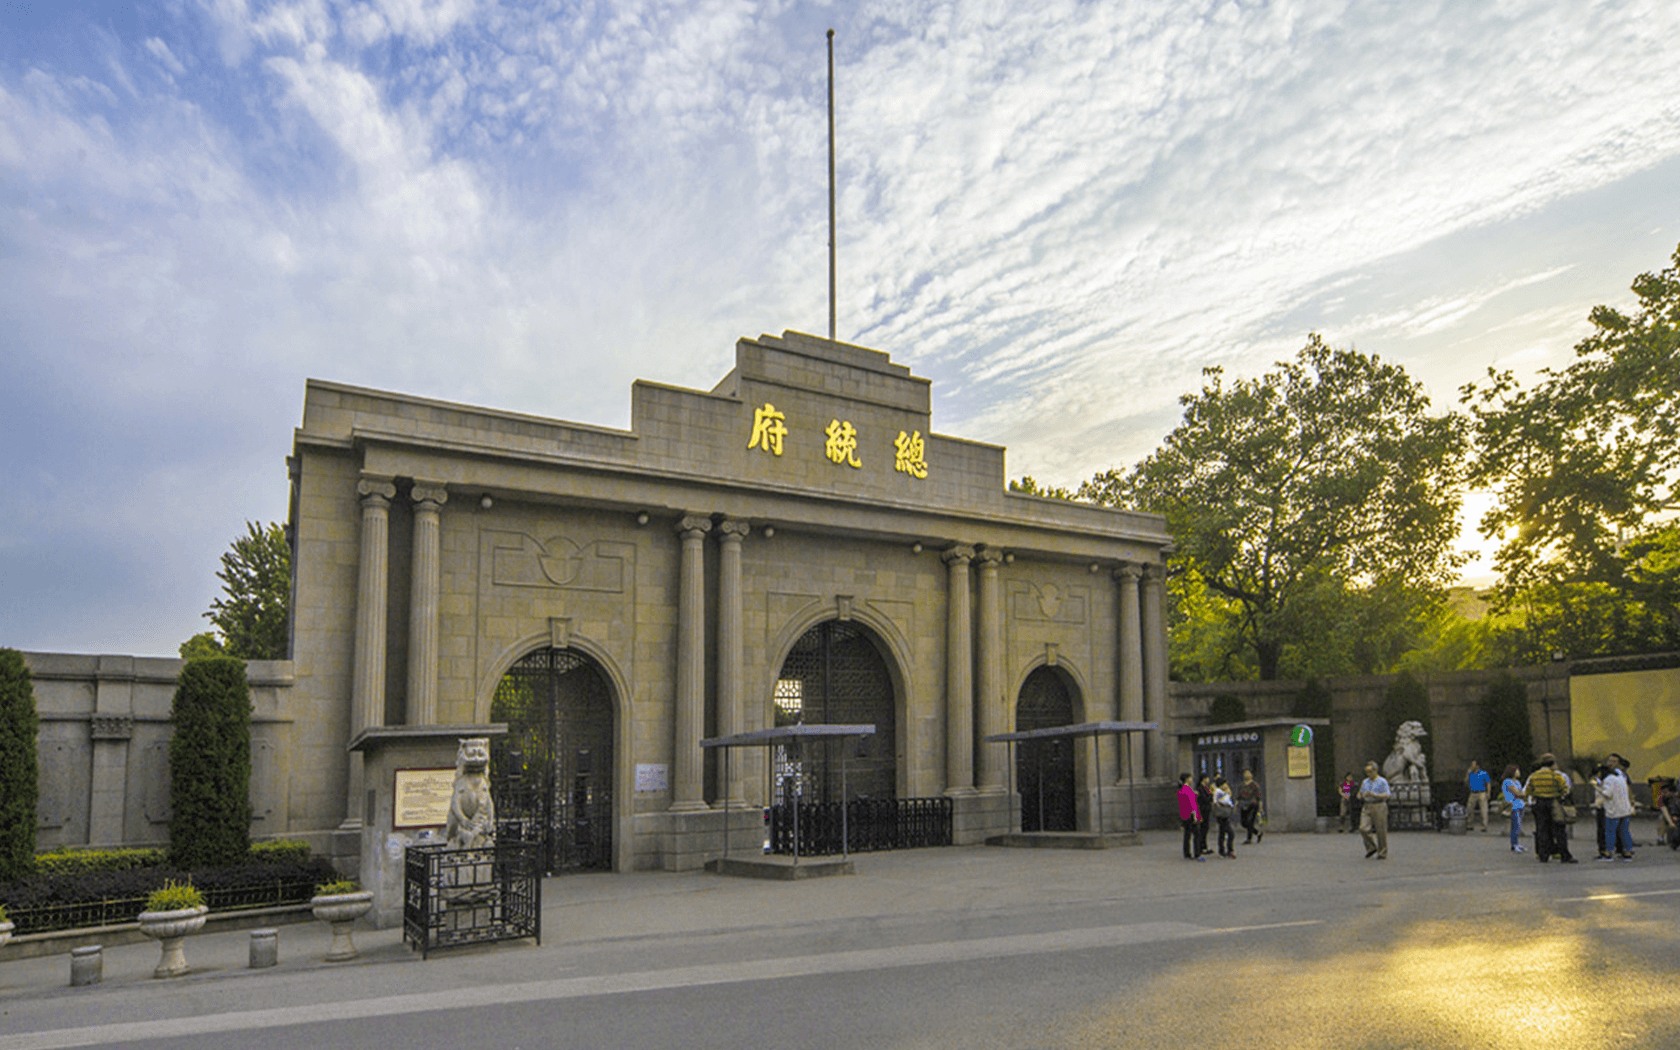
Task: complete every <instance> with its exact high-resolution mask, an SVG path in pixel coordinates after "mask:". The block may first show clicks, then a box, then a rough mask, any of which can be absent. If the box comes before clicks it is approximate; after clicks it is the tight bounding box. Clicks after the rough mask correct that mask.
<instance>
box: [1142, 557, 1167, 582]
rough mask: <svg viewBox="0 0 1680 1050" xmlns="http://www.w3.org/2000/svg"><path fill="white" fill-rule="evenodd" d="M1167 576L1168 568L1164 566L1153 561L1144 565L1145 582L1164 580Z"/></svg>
mask: <svg viewBox="0 0 1680 1050" xmlns="http://www.w3.org/2000/svg"><path fill="white" fill-rule="evenodd" d="M1166 576H1167V570H1166V568H1165V567H1164V566H1161V565H1156V564H1154V563H1153V562H1151V563H1150V564H1147V565H1145V566H1144V567H1143V580H1144V582H1145V583H1160V582H1161V581H1162V580H1164V579H1166Z"/></svg>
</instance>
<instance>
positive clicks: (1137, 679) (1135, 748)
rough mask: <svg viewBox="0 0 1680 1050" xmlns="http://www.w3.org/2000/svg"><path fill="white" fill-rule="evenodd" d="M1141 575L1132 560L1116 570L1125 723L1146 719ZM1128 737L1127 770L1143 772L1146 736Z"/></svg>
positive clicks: (1118, 664)
mask: <svg viewBox="0 0 1680 1050" xmlns="http://www.w3.org/2000/svg"><path fill="white" fill-rule="evenodd" d="M1142 575H1143V570H1142V568H1141V567H1140V566H1138V565H1136V564H1133V563H1132V562H1125V563H1123V564H1122V565H1121V566H1120V567H1119V568H1118V569H1115V570H1114V579H1115V581H1116V582H1117V583H1118V584H1119V585H1120V586H1119V589H1120V642H1119V647H1118V651H1117V652H1116V653H1115V654H1114V655H1115V664H1116V668H1117V671H1118V673H1117V674H1116V678H1118V679H1119V685H1120V720H1121V721H1122V722H1141V721H1143V629H1142V626H1141V624H1140V622H1139V611H1138V579H1139V577H1141V576H1142ZM1128 739H1129V741H1130V745H1131V746H1130V748H1129V749H1128V751H1127V755H1126V770H1127V771H1129V772H1131V773H1132V774H1134V775H1141V774H1142V773H1143V739H1142V737H1141V736H1139V735H1138V734H1136V733H1132V734H1129V735H1128Z"/></svg>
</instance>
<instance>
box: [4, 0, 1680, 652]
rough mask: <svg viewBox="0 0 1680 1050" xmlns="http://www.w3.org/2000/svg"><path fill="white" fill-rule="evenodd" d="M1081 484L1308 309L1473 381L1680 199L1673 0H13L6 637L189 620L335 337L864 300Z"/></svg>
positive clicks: (998, 431)
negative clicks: (831, 104)
mask: <svg viewBox="0 0 1680 1050" xmlns="http://www.w3.org/2000/svg"><path fill="white" fill-rule="evenodd" d="M829 26H832V27H834V28H835V30H836V31H837V38H836V39H837V47H836V51H837V64H838V90H839V96H840V107H839V118H838V137H839V141H840V150H841V156H840V161H839V182H840V202H839V212H840V231H841V232H840V268H839V273H840V280H839V284H840V295H839V302H840V306H839V313H840V322H839V334H840V336H841V338H843V339H847V340H850V341H854V342H858V343H862V344H864V345H867V346H872V347H876V348H879V349H882V350H886V351H888V352H890V353H891V354H892V355H893V356H894V358H895V359H896V360H899V361H901V362H904V363H907V364H909V365H910V366H911V367H913V368H914V369H915V370H916V371H917V372H918V373H919V374H921V375H925V376H928V377H930V378H931V379H932V380H933V381H934V399H935V425H936V426H937V427H938V428H939V430H941V431H942V432H945V433H950V434H956V435H960V436H965V437H972V438H977V439H982V440H988V441H995V442H1000V443H1003V444H1006V445H1008V446H1009V450H1010V451H1009V469H1010V472H1011V474H1012V475H1016V474H1022V473H1031V474H1034V475H1036V476H1037V477H1039V478H1040V479H1043V480H1048V481H1054V482H1063V483H1073V482H1077V481H1078V480H1079V479H1081V478H1083V477H1086V476H1088V475H1090V474H1091V473H1092V472H1094V471H1096V470H1098V469H1101V468H1104V467H1108V466H1115V465H1125V464H1129V463H1131V462H1133V461H1135V460H1136V459H1138V458H1139V457H1141V456H1142V455H1144V454H1146V453H1147V452H1148V451H1150V450H1151V449H1152V448H1153V447H1154V446H1155V445H1156V443H1157V442H1158V441H1159V440H1160V438H1161V437H1162V436H1163V435H1164V434H1165V433H1166V431H1167V430H1169V429H1170V428H1171V426H1172V424H1173V423H1174V421H1175V420H1176V418H1177V409H1176V398H1177V397H1178V395H1180V394H1181V393H1183V392H1185V391H1188V390H1191V389H1194V388H1195V387H1196V385H1197V383H1198V376H1199V372H1200V369H1201V368H1203V367H1204V366H1207V365H1214V364H1217V365H1223V366H1225V367H1226V368H1227V369H1229V370H1231V371H1232V372H1235V373H1238V374H1254V373H1257V372H1259V371H1261V370H1263V369H1264V368H1265V367H1266V366H1267V365H1268V364H1269V363H1271V362H1272V361H1275V360H1277V359H1279V358H1282V357H1287V356H1289V355H1290V354H1292V353H1293V352H1294V351H1295V350H1296V349H1297V348H1298V347H1299V346H1300V345H1301V344H1302V343H1303V342H1304V340H1305V337H1306V334H1307V333H1308V332H1309V331H1314V330H1316V331H1321V332H1323V333H1324V334H1325V335H1326V337H1327V338H1329V339H1330V341H1332V342H1333V343H1336V344H1338V345H1347V344H1352V345H1354V346H1357V347H1359V348H1360V349H1362V350H1366V351H1371V352H1375V353H1378V354H1380V355H1382V356H1384V357H1385V358H1389V359H1392V360H1397V361H1399V362H1401V363H1402V364H1404V365H1405V366H1406V368H1407V369H1409V370H1410V371H1411V372H1412V373H1413V374H1414V375H1415V376H1417V377H1419V378H1420V379H1422V380H1423V381H1424V382H1425V384H1426V385H1427V386H1428V388H1429V390H1430V391H1431V393H1432V394H1433V396H1434V397H1435V399H1436V401H1437V403H1438V404H1441V405H1442V406H1443V407H1445V406H1446V405H1447V404H1450V403H1451V402H1452V401H1453V400H1454V399H1455V396H1456V390H1457V387H1458V386H1459V384H1461V383H1463V382H1465V381H1468V380H1471V379H1474V378H1476V377H1478V376H1479V375H1481V374H1482V373H1483V372H1484V371H1485V369H1486V368H1487V367H1489V366H1490V365H1491V366H1498V367H1512V368H1516V369H1518V370H1519V372H1522V373H1525V374H1527V373H1532V371H1533V370H1534V369H1536V368H1539V367H1542V366H1544V365H1546V364H1548V363H1558V362H1561V361H1563V360H1566V359H1567V357H1568V354H1569V348H1570V347H1571V346H1572V345H1573V344H1574V343H1575V342H1576V341H1577V340H1578V339H1579V338H1580V337H1581V336H1582V335H1583V334H1585V332H1586V320H1585V318H1586V313H1587V310H1588V309H1589V307H1590V306H1591V305H1592V304H1594V303H1598V302H1607V301H1608V302H1620V301H1625V300H1627V299H1628V298H1630V295H1629V293H1628V291H1627V286H1628V283H1629V282H1630V280H1631V279H1632V278H1633V276H1634V275H1635V274H1637V273H1639V272H1641V271H1644V270H1652V269H1659V268H1661V267H1662V266H1663V265H1665V264H1666V262H1667V260H1668V257H1669V255H1670V254H1671V253H1672V252H1673V250H1674V248H1675V246H1676V244H1677V243H1680V213H1677V207H1680V89H1677V88H1676V83H1677V81H1676V79H1675V72H1674V71H1675V70H1676V69H1680V4H1676V3H1674V2H1673V0H1627V2H1590V0H1461V2H1454V0H1405V2H1380V0H1363V2H1353V0H1302V2H1284V0H1280V2H1272V3H1266V2H1260V0H1244V2H1212V0H1210V2H1202V0H1107V2H1102V3H1083V2H1072V0H1033V2H1031V3H1027V2H1007V0H945V2H938V0H857V2H855V3H846V4H821V3H802V2H762V3H751V2H746V0H670V2H666V0H619V2H600V0H558V2H544V3H538V2H512V0H509V2H504V3H498V2H496V0H356V2H343V3H335V2H327V0H299V2H275V3H265V2H259V0H159V2H155V3H114V2H77V0H40V2H31V0H7V2H4V3H0V479H3V483H0V644H4V645H12V646H16V647H21V648H25V649H43V650H68V651H90V652H132V653H139V654H159V655H171V654H173V652H174V649H175V646H176V645H177V644H178V643H179V642H180V641H181V639H183V638H185V637H186V636H187V635H189V634H191V633H193V632H194V631H196V630H199V629H201V628H202V627H203V621H202V620H201V618H200V614H201V613H202V612H203V610H204V609H205V608H206V606H207V605H208V603H209V601H210V599H211V598H212V597H213V596H214V595H215V593H216V586H217V585H216V581H215V579H214V572H215V569H216V565H217V558H218V556H219V554H220V553H221V551H222V550H224V549H225V548H226V545H227V543H228V542H229V541H230V540H231V539H232V538H233V537H234V536H236V535H237V534H238V533H239V532H240V531H241V529H242V523H243V522H244V521H245V520H246V519H259V520H278V519H281V518H283V517H284V515H285V510H286V469H285V462H284V460H285V456H286V454H287V452H288V451H289V448H290V441H291V432H292V428H293V427H295V426H296V425H297V422H298V419H299V415H300V411H301V405H302V396H303V383H304V379H305V378H306V377H310V376H316V377H321V378H326V379H333V380H340V381H344V382H350V383H358V384H366V385H371V386H377V387H383V388H388V389H394V390H400V391H405V392H409V393H414V394H420V395H425V396H432V397H442V398H450V399H455V400H461V401H467V402H472V403H478V404H485V405H491V406H497V407H502V408H508V409H514V410H518V411H523V412H532V413H539V414H544V415H552V416H556V417H560V418H566V419H576V420H582V421H586V422H591V423H598V424H604V425H610V426H624V425H627V423H628V415H629V385H630V382H631V381H632V380H633V379H634V378H636V377H638V376H641V377H647V378H652V379H657V380H660V381H664V382H670V383H676V384H682V385H688V386H694V387H703V388H704V387H709V386H711V385H712V383H713V382H715V381H716V379H717V378H718V377H720V376H721V375H722V374H723V373H724V372H725V371H726V370H727V369H728V367H729V366H730V363H731V361H732V355H733V347H734V342H735V339H736V338H737V337H739V336H742V335H754V334H757V333H759V332H766V331H768V332H780V331H781V330H783V329H785V328H796V329H801V330H805V331H810V332H816V333H822V332H824V331H826V327H827V316H828V314H827V300H826V295H827V277H826V265H827V253H826V237H827V207H826V182H825V179H826V155H825V148H826V138H825V135H826V118H825V110H824V89H825V77H826V63H825V42H824V30H825V29H826V28H828V27H829Z"/></svg>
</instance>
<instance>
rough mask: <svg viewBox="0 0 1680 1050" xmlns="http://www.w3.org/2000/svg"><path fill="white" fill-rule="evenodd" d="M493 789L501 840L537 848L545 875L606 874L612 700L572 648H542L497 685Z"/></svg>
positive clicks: (603, 679) (595, 671) (595, 670)
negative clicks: (500, 728)
mask: <svg viewBox="0 0 1680 1050" xmlns="http://www.w3.org/2000/svg"><path fill="white" fill-rule="evenodd" d="M490 718H491V720H492V721H496V722H506V723H507V727H508V732H507V735H506V736H504V737H501V738H499V739H497V740H496V741H495V742H494V744H493V745H492V754H491V760H490V774H491V787H492V789H493V790H494V792H495V797H496V816H497V822H498V823H499V824H500V825H501V826H502V828H503V833H504V834H514V835H518V836H519V837H520V838H522V839H525V840H526V841H540V842H541V843H542V844H543V856H544V857H545V858H546V859H545V867H546V869H547V870H548V871H549V873H551V874H553V873H559V872H566V871H591V870H601V871H607V870H611V868H612V824H613V771H614V766H613V702H612V688H611V686H610V685H609V683H608V681H607V676H606V674H605V673H604V672H603V671H602V670H601V668H600V667H599V666H598V665H597V664H596V663H595V661H593V660H591V659H590V658H589V657H588V656H585V655H584V654H582V653H579V652H577V651H576V650H573V649H538V650H537V651H535V652H532V653H529V654H527V655H526V656H524V657H522V658H521V659H520V660H519V661H518V662H517V663H515V664H514V665H513V666H512V667H510V668H509V669H508V672H507V674H505V675H503V676H502V680H501V681H500V682H499V683H498V684H497V686H496V695H495V698H494V699H493V700H492V701H491V704H490Z"/></svg>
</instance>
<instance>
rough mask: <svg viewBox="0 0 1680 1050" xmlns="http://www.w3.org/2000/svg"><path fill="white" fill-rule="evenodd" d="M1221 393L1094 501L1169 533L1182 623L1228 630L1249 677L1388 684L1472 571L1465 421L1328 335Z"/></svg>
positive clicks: (1097, 483) (1111, 474)
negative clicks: (1457, 543) (1402, 655)
mask: <svg viewBox="0 0 1680 1050" xmlns="http://www.w3.org/2000/svg"><path fill="white" fill-rule="evenodd" d="M1203 376H1204V382H1203V386H1202V389H1201V390H1200V391H1199V392H1197V393H1193V394H1188V395H1185V396H1184V397H1182V398H1180V403H1181V404H1182V405H1183V406H1184V418H1183V420H1182V422H1181V423H1180V424H1179V425H1178V427H1177V428H1176V429H1174V430H1173V431H1172V433H1170V434H1169V435H1168V436H1167V438H1166V440H1165V442H1164V443H1163V444H1162V446H1161V448H1159V449H1158V450H1157V451H1156V452H1155V453H1153V454H1152V455H1150V456H1149V457H1148V458H1146V459H1145V460H1144V461H1143V462H1141V463H1139V464H1138V465H1137V467H1136V468H1134V469H1133V470H1132V471H1131V472H1130V473H1125V474H1122V473H1120V472H1119V471H1112V470H1111V471H1108V472H1106V473H1103V474H1099V475H1097V476H1096V477H1094V478H1093V479H1092V480H1091V481H1089V482H1087V483H1086V484H1085V485H1083V486H1081V488H1080V490H1079V493H1078V495H1079V496H1080V498H1083V499H1089V500H1092V501H1095V502H1099V503H1107V504H1114V505H1124V506H1136V507H1139V508H1141V509H1144V510H1149V511H1154V512H1156V513H1160V514H1163V515H1164V516H1165V517H1166V519H1167V524H1168V528H1169V530H1170V531H1171V532H1172V534H1173V537H1174V540H1175V542H1176V544H1177V552H1176V553H1175V555H1174V558H1173V570H1174V575H1175V576H1176V577H1178V578H1179V580H1180V583H1179V586H1178V587H1177V593H1176V594H1175V595H1174V597H1175V615H1176V616H1182V615H1184V613H1185V612H1186V609H1187V606H1189V605H1199V606H1200V608H1201V610H1202V611H1206V612H1211V613H1215V614H1217V616H1216V619H1217V621H1218V623H1217V627H1216V631H1218V632H1223V633H1224V635H1225V638H1226V643H1227V644H1228V645H1229V646H1230V647H1231V652H1233V654H1234V660H1233V661H1232V662H1233V663H1234V664H1236V665H1237V666H1240V667H1242V668H1244V669H1252V672H1253V673H1254V674H1255V675H1256V676H1258V677H1260V678H1267V679H1270V678H1276V677H1278V676H1279V673H1280V671H1282V670H1287V671H1288V672H1289V673H1292V674H1330V673H1337V672H1342V671H1349V670H1381V669H1384V666H1385V664H1386V663H1387V662H1390V661H1391V660H1392V659H1394V658H1395V657H1397V656H1398V653H1399V652H1403V651H1404V650H1405V648H1407V647H1408V644H1409V643H1408V642H1407V641H1406V639H1407V637H1408V632H1409V631H1410V630H1411V629H1412V627H1411V626H1408V625H1415V624H1416V623H1418V622H1419V621H1420V619H1421V617H1423V616H1424V615H1425V613H1426V612H1427V610H1428V609H1429V608H1430V607H1431V606H1432V604H1433V603H1434V602H1435V601H1436V600H1438V596H1439V593H1440V591H1441V589H1442V588H1443V587H1444V585H1445V584H1446V583H1447V582H1449V580H1450V579H1451V577H1452V574H1453V572H1454V570H1455V569H1456V567H1457V565H1458V564H1459V563H1460V561H1461V559H1460V558H1459V556H1457V555H1456V554H1454V552H1453V549H1452V542H1453V540H1454V538H1455V537H1456V535H1457V513H1458V508H1459V500H1460V488H1459V482H1460V457H1461V454H1462V452H1463V447H1464V434H1463V427H1462V425H1461V421H1460V420H1459V419H1458V418H1457V417H1454V416H1452V415H1450V414H1449V415H1445V416H1436V415H1432V414H1431V413H1430V405H1429V399H1428V397H1427V396H1426V395H1425V394H1424V392H1423V389H1422V387H1421V386H1420V385H1419V384H1418V383H1416V382H1414V381H1413V380H1412V379H1411V378H1410V377H1409V376H1407V375H1406V373H1405V371H1404V370H1403V369H1401V368H1400V367H1399V366H1397V365H1392V364H1387V363H1385V362H1383V361H1381V360H1379V359H1378V358H1376V357H1374V356H1370V355H1366V354H1362V353H1359V352H1357V351H1353V350H1341V349H1336V348H1333V347H1330V346H1328V345H1326V344H1325V343H1324V342H1323V340H1322V339H1320V338H1319V337H1318V336H1317V335H1313V336H1311V337H1310V338H1309V340H1308V342H1307V344H1306V346H1305V347H1304V348H1302V350H1301V351H1300V352H1299V354H1297V355H1296V357H1295V359H1294V360H1292V361H1286V362H1280V363H1279V364H1278V365H1277V366H1276V368H1275V370H1274V371H1272V372H1269V373H1267V374H1265V375H1263V376H1261V377H1259V378H1257V379H1250V380H1235V381H1228V380H1227V379H1226V378H1225V376H1224V374H1223V372H1222V371H1221V370H1220V369H1217V368H1211V369H1207V370H1206V371H1204V373H1203ZM1186 581H1188V585H1187V584H1186ZM1197 588H1205V590H1206V592H1207V594H1206V595H1205V596H1203V595H1198V594H1196V593H1195V591H1196V589H1197ZM1205 634H1206V632H1204V635H1205ZM1203 641H1204V642H1205V641H1207V638H1206V637H1205V636H1204V638H1203ZM1338 646H1339V647H1340V648H1337V647H1338ZM1361 646H1364V647H1366V648H1367V649H1368V651H1367V652H1364V653H1361V652H1360V647H1361Z"/></svg>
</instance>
